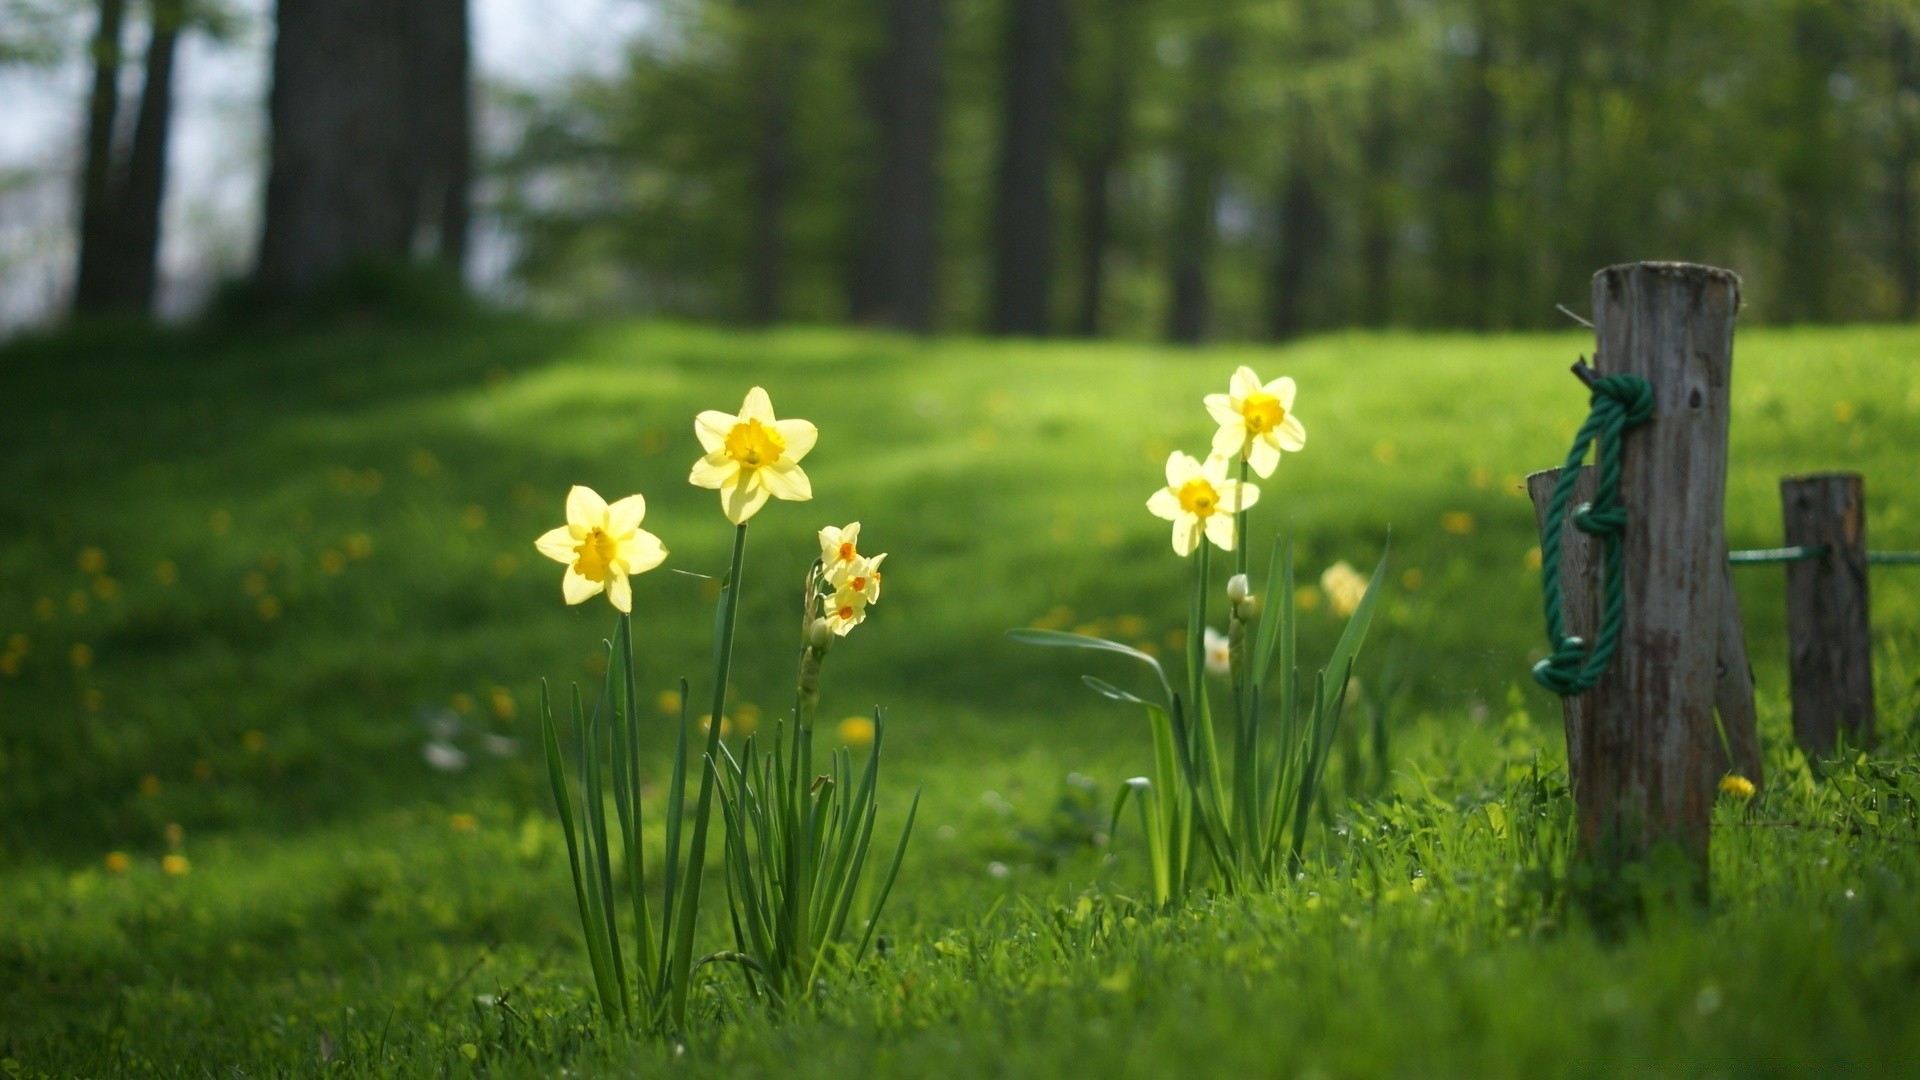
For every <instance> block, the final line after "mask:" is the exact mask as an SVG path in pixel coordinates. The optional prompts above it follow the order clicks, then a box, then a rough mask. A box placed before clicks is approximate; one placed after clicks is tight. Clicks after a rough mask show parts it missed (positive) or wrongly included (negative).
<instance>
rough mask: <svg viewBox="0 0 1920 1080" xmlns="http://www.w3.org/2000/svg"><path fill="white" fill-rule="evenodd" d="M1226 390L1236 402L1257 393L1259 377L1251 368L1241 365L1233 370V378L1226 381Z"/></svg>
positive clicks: (1258, 390)
mask: <svg viewBox="0 0 1920 1080" xmlns="http://www.w3.org/2000/svg"><path fill="white" fill-rule="evenodd" d="M1227 390H1228V392H1229V393H1231V394H1232V395H1233V397H1234V398H1235V399H1236V400H1237V399H1242V398H1245V397H1247V396H1248V395H1250V394H1256V393H1259V392H1260V376H1258V375H1255V374H1254V373H1253V369H1252V368H1250V367H1247V366H1245V365H1242V366H1240V367H1238V368H1236V369H1234V372H1233V378H1231V379H1229V380H1227Z"/></svg>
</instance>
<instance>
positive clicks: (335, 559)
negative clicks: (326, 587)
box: [320, 548, 347, 574]
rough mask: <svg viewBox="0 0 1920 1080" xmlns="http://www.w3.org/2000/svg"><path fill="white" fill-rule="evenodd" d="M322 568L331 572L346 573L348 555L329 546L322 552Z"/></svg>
mask: <svg viewBox="0 0 1920 1080" xmlns="http://www.w3.org/2000/svg"><path fill="white" fill-rule="evenodd" d="M320 569H322V570H324V571H326V572H327V573H329V574H340V573H345V572H346V569H347V557H346V556H345V555H342V554H340V553H339V552H337V551H334V550H333V549H331V548H329V549H327V550H326V551H323V552H321V553H320Z"/></svg>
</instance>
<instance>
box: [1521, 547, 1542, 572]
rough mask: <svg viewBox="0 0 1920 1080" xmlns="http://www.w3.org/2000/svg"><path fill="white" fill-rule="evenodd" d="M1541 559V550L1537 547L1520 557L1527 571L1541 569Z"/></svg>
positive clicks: (1529, 549)
mask: <svg viewBox="0 0 1920 1080" xmlns="http://www.w3.org/2000/svg"><path fill="white" fill-rule="evenodd" d="M1541 558H1542V556H1541V554H1540V549H1539V548H1537V547H1530V548H1528V549H1527V553H1526V554H1525V555H1522V556H1521V557H1520V561H1521V563H1522V564H1524V565H1525V566H1526V568H1527V569H1529V570H1538V569H1540V562H1541Z"/></svg>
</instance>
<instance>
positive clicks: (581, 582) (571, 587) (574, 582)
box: [560, 566, 607, 604]
mask: <svg viewBox="0 0 1920 1080" xmlns="http://www.w3.org/2000/svg"><path fill="white" fill-rule="evenodd" d="M606 587H607V586H606V583H605V582H603V581H589V580H587V579H586V578H584V577H581V576H580V575H579V574H577V573H575V572H574V569H573V568H572V567H571V566H569V567H568V568H567V575H566V576H565V577H563V578H561V579H560V593H561V595H563V596H565V597H566V598H567V603H569V604H578V603H580V602H581V601H583V600H587V599H590V598H592V597H595V596H598V595H600V590H602V589H604V588H606Z"/></svg>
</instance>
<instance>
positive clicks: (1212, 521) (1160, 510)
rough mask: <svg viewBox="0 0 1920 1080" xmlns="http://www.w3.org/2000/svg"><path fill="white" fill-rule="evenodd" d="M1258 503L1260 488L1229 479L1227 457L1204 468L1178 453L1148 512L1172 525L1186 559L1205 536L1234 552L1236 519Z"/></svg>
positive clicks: (1215, 458)
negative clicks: (1202, 535)
mask: <svg viewBox="0 0 1920 1080" xmlns="http://www.w3.org/2000/svg"><path fill="white" fill-rule="evenodd" d="M1242 370H1244V369H1242ZM1242 500H1244V501H1242ZM1259 501H1260V489H1259V488H1257V487H1255V486H1253V485H1252V484H1241V483H1240V482H1239V481H1238V480H1229V479H1227V459H1226V458H1225V457H1224V456H1222V455H1220V454H1212V455H1209V456H1208V457H1207V460H1206V463H1205V464H1204V465H1203V464H1201V463H1200V462H1198V461H1195V460H1194V459H1193V457H1192V456H1191V455H1189V454H1183V453H1181V452H1180V451H1178V450H1175V451H1174V452H1173V453H1172V454H1170V455H1168V457H1167V486H1166V487H1163V488H1161V489H1160V490H1159V491H1156V492H1154V493H1153V495H1152V497H1151V498H1149V499H1148V500H1147V509H1148V510H1150V511H1152V513H1153V515H1154V516H1155V517H1158V518H1164V519H1166V520H1167V521H1171V522H1173V550H1174V552H1175V554H1178V555H1181V556H1186V555H1191V554H1193V550H1194V549H1195V548H1197V547H1199V546H1200V536H1201V534H1202V533H1205V534H1206V537H1207V539H1209V540H1211V541H1213V544H1214V546H1215V547H1217V548H1219V549H1220V550H1222V551H1232V550H1233V531H1234V528H1233V515H1234V514H1236V513H1238V512H1240V511H1241V510H1244V509H1246V508H1247V507H1249V506H1252V505H1253V504H1254V503H1256V502H1259Z"/></svg>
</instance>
